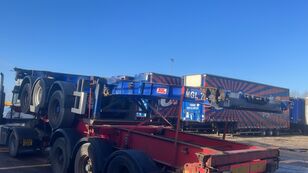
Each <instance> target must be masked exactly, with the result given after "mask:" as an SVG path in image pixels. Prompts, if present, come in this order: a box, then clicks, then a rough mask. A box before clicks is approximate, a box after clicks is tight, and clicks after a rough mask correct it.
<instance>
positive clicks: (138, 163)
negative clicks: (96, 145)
mask: <svg viewBox="0 0 308 173" xmlns="http://www.w3.org/2000/svg"><path fill="white" fill-rule="evenodd" d="M106 172H107V173H157V172H159V169H158V168H157V166H156V165H155V163H154V162H153V160H152V159H151V158H149V157H148V156H147V155H145V154H144V153H143V152H140V151H136V150H122V151H117V152H115V153H114V154H112V156H111V160H110V161H109V164H108V165H107V168H106Z"/></svg>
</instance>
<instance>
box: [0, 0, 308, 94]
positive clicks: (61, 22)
mask: <svg viewBox="0 0 308 173" xmlns="http://www.w3.org/2000/svg"><path fill="white" fill-rule="evenodd" d="M170 58H174V59H175V63H174V67H173V68H171V62H170ZM15 66H16V67H21V68H30V69H42V70H51V71H59V72H68V73H77V74H86V75H99V76H110V75H118V74H130V75H132V74H136V73H139V72H147V71H155V72H160V73H169V74H174V75H184V74H192V73H211V74H217V75H223V76H229V77H235V78H240V79H246V80H251V81H256V82H262V83H267V84H272V85H277V86H282V87H287V88H290V89H292V90H297V91H300V92H304V91H306V89H307V88H308V77H307V75H308V68H307V67H308V1H307V0H225V1H220V0H200V1H198V0H193V1H188V0H187V1H180V0H173V1H172V0H151V1H150V0H140V1H135V0H123V1H119V0H109V1H95V0H83V1H77V0H74V1H63V0H52V1H47V0H46V1H42V0H26V1H25V0H19V1H15V0H1V1H0V71H2V72H4V73H5V75H6V80H5V82H6V88H7V90H11V89H12V86H13V75H14V73H13V72H12V71H10V70H11V69H13V67H15Z"/></svg>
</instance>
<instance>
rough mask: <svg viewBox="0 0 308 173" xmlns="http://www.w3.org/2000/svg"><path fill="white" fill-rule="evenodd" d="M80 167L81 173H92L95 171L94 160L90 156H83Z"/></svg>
mask: <svg viewBox="0 0 308 173" xmlns="http://www.w3.org/2000/svg"><path fill="white" fill-rule="evenodd" d="M79 165H80V169H79V170H81V173H92V172H93V166H92V165H93V164H92V160H91V159H90V158H89V157H88V156H83V157H81V159H80V164H79Z"/></svg>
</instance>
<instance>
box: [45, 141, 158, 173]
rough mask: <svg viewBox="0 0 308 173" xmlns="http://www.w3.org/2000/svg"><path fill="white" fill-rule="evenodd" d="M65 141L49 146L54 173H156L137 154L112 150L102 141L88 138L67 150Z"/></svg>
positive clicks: (151, 163) (146, 159)
mask: <svg viewBox="0 0 308 173" xmlns="http://www.w3.org/2000/svg"><path fill="white" fill-rule="evenodd" d="M67 140H68V139H66V138H65V137H59V138H57V139H56V140H55V141H54V143H53V144H52V147H51V151H50V159H51V164H52V169H53V172H57V173H66V172H74V173H158V172H160V171H159V169H158V167H157V166H156V165H155V163H154V161H153V160H152V159H151V158H150V157H148V156H147V155H146V154H145V153H143V152H141V151H137V150H115V149H114V148H113V147H112V144H111V143H110V142H109V141H107V140H104V139H100V138H90V139H89V140H88V141H86V142H81V143H80V144H78V146H77V147H76V146H75V147H74V148H76V149H75V150H76V151H74V149H71V147H70V146H69V145H68V141H67Z"/></svg>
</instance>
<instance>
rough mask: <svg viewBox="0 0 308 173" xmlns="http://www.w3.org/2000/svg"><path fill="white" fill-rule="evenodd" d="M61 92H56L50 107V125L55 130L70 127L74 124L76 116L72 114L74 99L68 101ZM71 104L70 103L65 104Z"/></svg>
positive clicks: (51, 99)
mask: <svg viewBox="0 0 308 173" xmlns="http://www.w3.org/2000/svg"><path fill="white" fill-rule="evenodd" d="M66 97H70V96H66V95H64V93H63V92H62V91H61V90H57V91H55V92H54V93H53V94H52V96H51V98H50V100H49V106H48V119H49V124H50V126H51V127H52V128H53V129H58V128H64V127H70V126H71V125H72V124H73V122H74V115H73V113H72V112H71V107H70V105H72V104H73V103H71V101H72V99H67V98H66ZM65 102H70V103H65Z"/></svg>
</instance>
